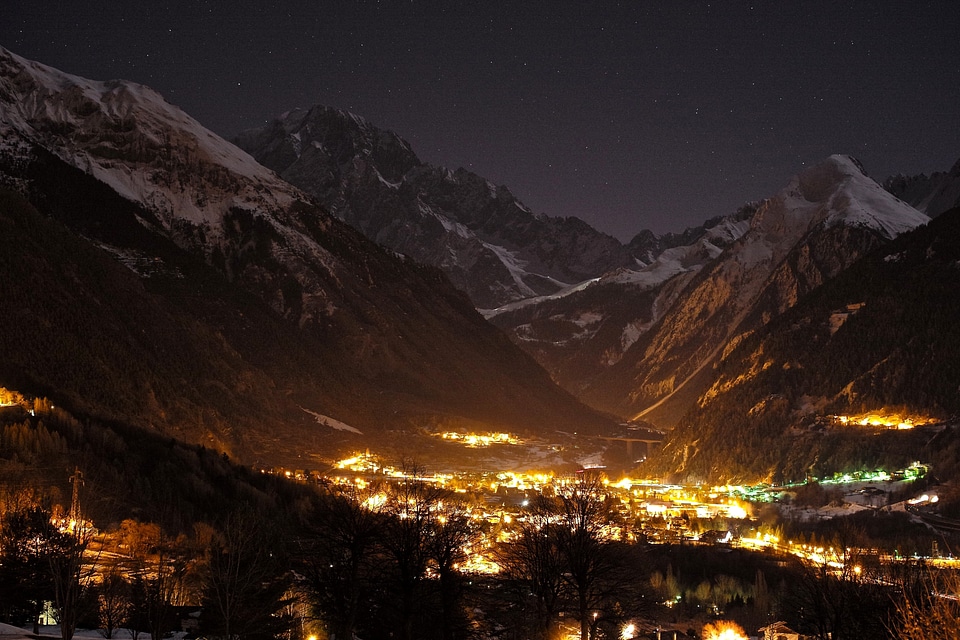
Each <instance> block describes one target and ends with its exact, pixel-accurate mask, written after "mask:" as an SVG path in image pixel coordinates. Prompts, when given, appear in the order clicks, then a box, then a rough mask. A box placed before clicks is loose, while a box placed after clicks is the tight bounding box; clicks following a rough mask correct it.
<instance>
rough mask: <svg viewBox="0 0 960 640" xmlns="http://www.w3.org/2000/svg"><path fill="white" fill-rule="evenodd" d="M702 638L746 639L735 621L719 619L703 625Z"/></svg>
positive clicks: (744, 633)
mask: <svg viewBox="0 0 960 640" xmlns="http://www.w3.org/2000/svg"><path fill="white" fill-rule="evenodd" d="M703 640H747V634H746V632H745V631H744V630H743V628H742V627H741V626H740V625H738V624H737V623H735V622H728V621H726V620H719V621H717V622H714V623H711V624H708V625H706V626H704V627H703Z"/></svg>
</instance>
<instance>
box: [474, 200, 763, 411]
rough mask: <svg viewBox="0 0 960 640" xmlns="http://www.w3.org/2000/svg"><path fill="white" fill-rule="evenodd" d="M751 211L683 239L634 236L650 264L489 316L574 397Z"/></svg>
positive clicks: (741, 229)
mask: <svg viewBox="0 0 960 640" xmlns="http://www.w3.org/2000/svg"><path fill="white" fill-rule="evenodd" d="M753 210H754V208H752V207H747V208H745V209H743V210H741V211H740V212H738V213H737V214H735V215H732V216H729V217H726V218H716V219H713V220H711V221H708V223H707V224H705V225H704V226H703V227H700V228H697V229H688V230H687V231H686V232H685V233H684V234H668V235H666V236H663V237H657V236H655V235H653V234H651V233H644V234H639V235H638V236H637V237H636V238H634V240H633V241H632V242H631V247H632V248H633V249H634V250H635V251H637V253H635V255H640V250H641V248H642V251H643V253H644V254H645V255H646V256H647V260H648V261H649V262H648V263H646V264H640V263H638V264H637V266H636V267H634V268H633V269H618V270H616V271H614V272H611V273H608V274H606V275H604V276H602V277H600V278H597V279H595V280H592V281H589V282H587V283H584V284H583V285H580V286H577V287H573V288H571V289H569V290H567V291H564V292H561V293H559V294H556V295H553V296H545V297H542V298H533V299H529V300H524V301H521V302H517V303H513V304H509V305H505V306H503V307H501V308H500V309H497V310H494V311H492V312H489V313H488V314H487V317H488V319H489V320H490V321H491V322H493V323H494V324H496V325H497V326H499V327H501V328H503V329H504V330H506V331H507V332H509V334H510V336H511V337H512V338H513V340H514V341H515V342H516V343H517V344H519V345H521V346H522V347H523V348H524V349H526V350H527V351H528V352H529V353H531V354H533V355H534V357H536V358H537V360H538V361H539V362H540V363H541V364H543V365H544V367H546V368H547V370H548V371H550V372H551V374H552V375H553V377H554V379H555V380H557V381H558V382H559V383H560V384H561V385H563V386H564V387H565V388H567V389H569V390H570V391H572V392H574V393H580V392H582V391H583V390H584V389H586V388H589V386H590V383H591V381H592V380H595V379H596V378H597V377H598V376H600V375H602V374H603V373H604V372H605V371H607V370H608V369H609V368H611V367H612V366H614V365H616V364H617V363H618V362H619V361H620V360H621V358H623V356H624V354H625V353H627V352H628V351H629V349H630V348H631V347H632V346H633V345H634V344H635V343H636V342H637V341H638V340H640V339H641V338H642V337H643V336H644V334H645V333H646V332H647V331H649V330H650V329H651V328H652V327H653V326H654V325H655V324H656V323H657V322H658V321H659V320H660V318H661V317H662V315H663V313H664V312H666V311H667V310H668V309H669V308H670V307H671V306H672V305H673V304H674V302H675V301H676V300H677V297H678V296H679V295H680V294H681V293H682V291H683V290H684V287H685V286H686V285H687V284H688V283H689V282H690V281H691V279H692V278H693V277H694V275H695V274H696V273H697V271H699V270H700V269H701V268H702V267H703V266H704V265H707V264H709V263H710V262H711V261H713V260H714V259H715V258H716V257H717V256H718V255H719V254H720V253H721V252H722V251H723V248H724V247H726V246H728V245H729V244H730V243H731V242H733V241H734V240H736V239H737V238H739V237H740V236H741V235H743V234H744V233H745V232H746V231H747V229H748V221H749V217H750V215H751V213H752V211H753Z"/></svg>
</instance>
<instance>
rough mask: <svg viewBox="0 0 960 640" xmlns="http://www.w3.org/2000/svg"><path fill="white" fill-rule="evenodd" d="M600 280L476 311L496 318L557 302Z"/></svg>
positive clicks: (485, 316) (594, 279)
mask: <svg viewBox="0 0 960 640" xmlns="http://www.w3.org/2000/svg"><path fill="white" fill-rule="evenodd" d="M600 280H601V278H591V279H590V280H584V281H583V282H580V283H577V284H574V285H569V286H567V287H566V288H565V289H561V290H560V291H557V292H556V293H551V294H549V295H545V296H533V297H530V298H524V299H523V300H517V301H516V302H510V303H508V304H505V305H503V306H500V307H497V308H496V309H478V311H479V312H480V314H481V315H482V316H483V317H484V318H487V319H490V318H493V317H496V316H498V315H500V314H501V313H506V312H507V311H514V310H516V309H522V308H523V307H529V306H531V305H536V304H540V303H542V302H546V301H548V300H559V299H560V298H565V297H566V296H569V295H570V294H571V293H576V292H577V291H583V290H584V289H586V288H587V287H589V286H591V285H593V284H595V283H597V282H600Z"/></svg>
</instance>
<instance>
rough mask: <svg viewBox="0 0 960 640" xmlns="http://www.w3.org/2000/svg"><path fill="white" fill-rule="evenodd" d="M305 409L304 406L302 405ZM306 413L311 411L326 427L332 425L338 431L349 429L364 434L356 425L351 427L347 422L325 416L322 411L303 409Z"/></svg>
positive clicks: (351, 431) (318, 421) (319, 422)
mask: <svg viewBox="0 0 960 640" xmlns="http://www.w3.org/2000/svg"><path fill="white" fill-rule="evenodd" d="M300 408H301V409H303V407H300ZM303 411H304V413H309V414H310V415H312V416H313V417H314V418H315V419H316V420H317V423H318V424H322V425H323V426H325V427H330V428H331V429H336V430H337V431H349V432H350V433H356V434H358V435H363V432H362V431H360V430H359V429H357V428H356V427H351V426H350V425H348V424H346V423H345V422H340V421H339V420H336V419H334V418H331V417H330V416H325V415H323V414H322V413H317V412H316V411H310V410H309V409H303Z"/></svg>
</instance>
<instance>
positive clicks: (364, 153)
mask: <svg viewBox="0 0 960 640" xmlns="http://www.w3.org/2000/svg"><path fill="white" fill-rule="evenodd" d="M236 142H237V144H238V145H239V146H240V147H241V148H243V149H245V150H247V151H248V152H250V154H251V155H253V157H255V158H256V159H257V160H258V161H260V162H261V163H263V164H264V165H265V166H267V167H269V168H271V169H273V170H274V171H276V172H277V173H278V174H279V175H280V176H281V177H283V178H284V179H286V180H288V181H290V182H291V183H292V184H294V185H296V186H298V187H299V188H301V189H303V190H304V191H306V192H307V193H309V194H311V195H312V196H314V197H315V198H317V199H318V201H319V202H321V203H322V204H323V205H324V206H326V207H327V208H328V209H329V210H330V211H331V212H332V213H333V214H334V215H336V216H337V217H339V218H341V219H343V220H344V221H346V222H347V223H349V224H350V225H352V226H354V227H355V228H357V229H359V230H360V231H362V232H363V233H364V234H365V235H366V236H367V237H368V238H370V239H372V240H374V241H375V242H377V243H379V244H381V245H383V246H385V247H388V248H390V249H392V250H394V251H397V252H398V253H402V254H404V255H407V256H410V257H411V258H413V259H414V260H417V261H418V262H422V263H424V264H430V265H433V266H435V267H438V268H440V269H441V270H443V271H444V273H446V274H447V276H448V277H449V278H450V280H451V281H452V282H453V283H454V285H455V286H457V287H458V288H460V289H461V290H462V291H465V292H466V293H467V294H468V295H469V296H470V299H471V300H473V302H474V305H475V306H477V307H478V308H481V309H486V308H495V307H498V306H501V305H503V304H506V303H509V302H513V301H516V300H520V299H524V298H529V297H532V296H537V295H547V294H551V293H556V292H557V291H560V290H562V289H564V288H566V287H568V286H570V285H572V284H576V283H579V282H582V281H584V280H587V279H589V278H591V277H596V276H599V275H602V274H603V273H605V272H607V271H609V270H612V269H615V268H618V267H622V266H628V265H631V264H633V262H634V260H633V258H632V257H631V255H630V253H629V251H628V249H627V247H624V246H623V245H621V243H620V242H619V241H618V240H616V239H615V238H612V237H610V236H608V235H606V234H603V233H600V232H599V231H596V230H595V229H593V228H592V227H590V226H589V225H588V224H587V223H585V222H583V221H582V220H579V219H577V218H551V217H548V216H544V215H538V214H534V213H533V212H531V211H530V210H529V209H528V208H527V207H526V206H525V205H523V203H521V202H520V201H519V200H517V199H516V198H515V197H514V196H513V194H511V193H510V191H509V190H508V189H507V188H506V187H502V186H495V185H493V184H492V183H490V182H489V181H487V180H485V179H484V178H482V177H480V176H478V175H476V174H473V173H471V172H469V171H467V170H465V169H457V170H456V171H451V170H448V169H444V168H441V167H434V166H431V165H427V164H425V163H423V162H421V161H420V160H419V159H418V158H417V156H416V155H415V154H414V152H413V151H412V149H411V148H410V145H409V144H407V142H405V141H404V140H403V139H402V138H400V137H399V136H397V135H396V134H394V133H391V132H387V131H383V130H380V129H378V128H376V127H374V126H372V125H371V124H370V123H368V122H367V121H366V120H364V119H362V118H360V117H359V116H356V115H353V114H350V113H347V112H344V111H339V110H336V109H331V108H328V107H322V106H317V107H313V108H311V109H309V110H306V111H304V110H295V111H291V112H288V113H286V114H284V115H283V116H282V117H281V118H279V119H278V120H275V121H274V122H273V123H271V124H269V125H267V126H266V127H264V128H262V129H258V130H254V131H248V132H245V133H244V134H242V135H240V136H238V137H237V138H236Z"/></svg>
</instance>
